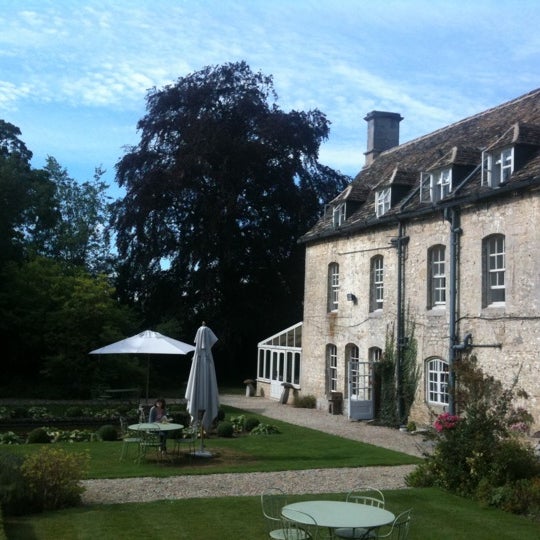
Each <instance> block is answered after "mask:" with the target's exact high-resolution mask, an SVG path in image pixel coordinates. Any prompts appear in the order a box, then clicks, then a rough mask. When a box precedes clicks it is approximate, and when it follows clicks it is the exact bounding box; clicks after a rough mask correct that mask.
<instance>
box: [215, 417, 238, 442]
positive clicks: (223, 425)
mask: <svg viewBox="0 0 540 540" xmlns="http://www.w3.org/2000/svg"><path fill="white" fill-rule="evenodd" d="M217 434H218V436H219V437H226V438H230V437H232V436H233V434H234V428H233V425H232V423H231V422H229V421H227V420H226V421H223V422H220V423H219V424H218V427H217Z"/></svg>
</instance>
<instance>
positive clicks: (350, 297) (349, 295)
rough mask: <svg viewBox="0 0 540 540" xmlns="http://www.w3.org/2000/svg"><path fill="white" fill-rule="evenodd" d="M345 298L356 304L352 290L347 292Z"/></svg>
mask: <svg viewBox="0 0 540 540" xmlns="http://www.w3.org/2000/svg"><path fill="white" fill-rule="evenodd" d="M347 300H348V301H349V302H352V303H353V304H356V296H355V295H354V294H353V293H352V292H349V293H347Z"/></svg>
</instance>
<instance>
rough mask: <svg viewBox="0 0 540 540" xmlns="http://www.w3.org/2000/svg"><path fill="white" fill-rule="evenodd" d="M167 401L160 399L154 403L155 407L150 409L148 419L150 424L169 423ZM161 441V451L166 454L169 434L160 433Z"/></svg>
mask: <svg viewBox="0 0 540 540" xmlns="http://www.w3.org/2000/svg"><path fill="white" fill-rule="evenodd" d="M165 406H166V403H165V400H164V399H163V398H159V399H158V400H156V402H155V403H154V406H153V407H152V408H151V409H150V415H149V417H148V421H149V422H150V423H155V422H158V423H159V422H166V421H167V412H166V410H165ZM159 440H160V443H161V447H160V448H161V451H162V452H166V451H167V434H166V433H165V432H164V431H160V432H159Z"/></svg>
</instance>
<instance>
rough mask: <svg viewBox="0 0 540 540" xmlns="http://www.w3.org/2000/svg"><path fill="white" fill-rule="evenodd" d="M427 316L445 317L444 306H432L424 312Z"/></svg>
mask: <svg viewBox="0 0 540 540" xmlns="http://www.w3.org/2000/svg"><path fill="white" fill-rule="evenodd" d="M426 311H427V315H428V316H430V317H444V316H445V315H446V305H444V306H434V307H432V308H429V309H427V310H426Z"/></svg>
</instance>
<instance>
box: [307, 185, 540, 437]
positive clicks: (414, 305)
mask: <svg viewBox="0 0 540 540" xmlns="http://www.w3.org/2000/svg"><path fill="white" fill-rule="evenodd" d="M538 223H540V199H539V197H538V194H535V193H529V194H526V195H519V196H516V197H512V198H509V199H506V200H503V201H498V202H491V203H490V204H479V205H476V206H474V207H470V208H466V209H463V210H462V215H461V230H462V234H461V235H460V249H459V254H460V264H459V281H458V284H459V285H458V293H459V294H458V309H457V318H458V320H459V324H458V337H459V339H463V336H464V335H465V334H466V333H469V332H470V333H471V334H472V336H473V343H474V344H475V345H488V346H487V347H480V346H479V347H475V348H474V349H473V353H474V354H475V355H476V356H477V357H478V360H479V363H480V365H481V366H482V367H483V368H484V369H485V371H486V372H488V373H489V374H491V375H493V376H494V377H496V378H497V379H499V380H501V382H503V383H504V384H506V385H510V384H512V382H513V381H514V379H515V377H516V376H517V375H518V374H519V385H520V386H521V387H523V388H524V389H525V390H526V391H527V393H528V394H529V396H530V399H529V400H528V402H527V403H526V404H525V406H526V407H527V408H529V409H530V410H531V412H533V414H534V416H535V418H536V420H537V425H536V426H535V429H540V377H539V375H540V319H539V316H540V272H539V266H540V233H539V231H538V227H537V226H535V225H534V224H538ZM494 233H501V234H504V235H505V242H506V245H505V250H506V270H505V279H506V302H505V305H504V306H502V307H488V308H482V294H481V291H482V238H484V237H485V236H488V235H490V234H494ZM405 234H406V235H407V236H408V237H409V242H408V245H407V247H406V263H405V304H406V306H407V307H408V309H409V313H410V315H411V317H412V318H413V319H414V322H415V326H416V338H417V345H418V356H417V358H418V362H419V363H420V365H421V366H422V381H421V382H420V385H419V388H418V392H417V397H416V401H415V404H414V407H413V410H412V413H411V417H412V419H414V420H415V421H416V422H417V423H420V424H422V423H429V422H430V421H431V417H432V414H436V413H438V412H440V411H441V410H442V409H440V408H437V407H435V408H429V407H428V406H427V403H426V392H425V381H424V379H423V368H424V364H425V361H426V360H427V359H430V358H433V357H439V358H441V359H443V360H445V361H446V360H447V359H448V356H449V345H450V344H449V339H448V337H449V315H448V298H449V296H448V294H449V290H448V283H449V282H448V277H449V268H450V259H449V256H450V224H449V223H448V222H447V221H445V220H444V218H443V214H442V212H440V213H438V214H434V215H431V216H430V217H429V218H423V219H417V220H415V221H412V222H411V223H409V224H407V225H406V227H405ZM395 237H397V227H395V226H394V227H391V226H389V227H386V228H378V229H372V230H369V231H366V232H364V233H361V234H356V235H354V236H350V237H348V238H345V237H344V238H336V239H332V241H326V242H319V243H313V244H310V245H309V246H308V247H307V249H306V276H305V298H304V326H303V339H302V348H303V360H302V373H301V387H302V393H306V394H314V395H315V396H317V398H318V405H319V407H320V408H326V407H327V398H328V396H327V394H326V358H325V351H326V345H327V344H329V343H332V344H334V345H336V346H337V351H338V380H339V382H338V385H339V388H338V389H337V390H338V391H342V392H344V395H345V396H346V395H347V388H346V387H345V386H346V375H345V371H346V366H345V348H346V345H347V344H350V343H354V344H356V345H357V346H358V347H359V350H360V358H361V359H364V360H367V354H368V350H369V348H370V347H379V348H381V349H384V345H385V337H386V333H387V330H388V329H389V328H391V327H392V325H395V323H396V308H397V304H396V297H397V250H396V248H395V247H393V246H392V245H391V243H390V242H391V240H392V238H395ZM435 244H442V245H444V246H446V276H447V304H446V306H445V307H444V306H443V307H438V308H435V309H428V307H427V271H428V270H427V269H428V263H427V250H428V248H429V247H430V246H433V245H435ZM374 255H382V256H383V257H384V307H383V309H382V310H381V311H376V312H372V313H370V311H369V289H370V261H371V258H372V257H373V256H374ZM332 262H337V263H338V264H339V269H340V287H339V308H338V310H337V311H334V312H330V313H328V312H327V274H328V265H329V264H330V263H332ZM347 293H352V294H354V295H355V296H356V298H357V301H356V302H352V301H348V300H347V299H346V296H347ZM498 344H500V348H498V347H493V345H498Z"/></svg>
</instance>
